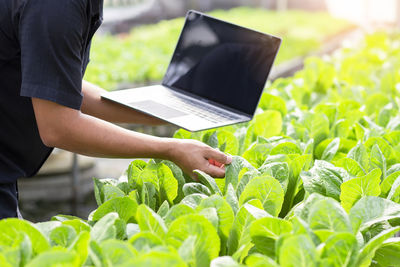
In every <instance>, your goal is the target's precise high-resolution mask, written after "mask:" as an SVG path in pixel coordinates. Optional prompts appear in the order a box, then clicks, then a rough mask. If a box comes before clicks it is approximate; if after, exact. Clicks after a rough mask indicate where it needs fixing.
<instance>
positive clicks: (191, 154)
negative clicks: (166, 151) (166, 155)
mask: <svg viewBox="0 0 400 267" xmlns="http://www.w3.org/2000/svg"><path fill="white" fill-rule="evenodd" d="M173 142H174V143H175V144H173V147H172V148H171V151H170V156H171V160H172V161H174V162H175V163H176V164H177V165H178V166H179V167H181V168H182V170H183V171H184V172H185V173H186V174H189V175H190V176H191V177H192V178H193V179H194V180H197V178H196V175H195V174H194V173H193V171H194V170H196V169H199V170H201V171H204V172H205V173H208V174H209V175H211V176H212V177H218V178H222V177H224V176H225V168H224V165H225V164H230V163H231V162H232V157H230V156H228V155H226V154H224V153H222V152H220V151H218V150H216V149H213V148H211V147H209V146H207V145H205V144H203V143H201V142H199V141H195V140H181V139H173ZM220 164H222V165H220ZM218 165H220V166H218Z"/></svg>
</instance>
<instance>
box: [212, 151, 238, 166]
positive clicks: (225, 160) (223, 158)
mask: <svg viewBox="0 0 400 267" xmlns="http://www.w3.org/2000/svg"><path fill="white" fill-rule="evenodd" d="M206 158H207V159H212V160H214V161H217V162H218V163H220V164H230V163H231V162H232V157H231V156H228V155H226V154H224V153H222V152H220V151H218V150H216V149H210V150H209V151H208V152H207V154H206ZM213 165H214V164H213Z"/></svg>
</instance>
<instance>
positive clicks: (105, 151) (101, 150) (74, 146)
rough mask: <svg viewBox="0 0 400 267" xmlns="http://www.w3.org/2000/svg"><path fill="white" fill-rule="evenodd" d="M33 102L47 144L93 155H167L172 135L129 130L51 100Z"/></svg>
mask: <svg viewBox="0 0 400 267" xmlns="http://www.w3.org/2000/svg"><path fill="white" fill-rule="evenodd" d="M33 103H34V107H35V106H36V107H35V114H36V117H37V118H46V120H45V121H40V119H39V121H38V123H39V127H40V126H42V127H41V131H40V134H41V137H42V140H43V141H44V142H45V143H46V145H47V146H50V147H58V148H62V149H66V150H69V151H72V152H76V153H79V154H84V155H88V156H95V157H119V158H135V157H155V158H164V159H167V158H168V151H169V146H170V143H171V142H173V140H172V139H167V138H159V137H153V136H149V135H144V134H140V133H136V132H133V131H129V130H126V129H123V128H121V127H118V126H116V125H113V124H111V123H109V122H106V121H103V120H100V119H97V118H95V117H92V116H90V115H86V114H83V113H81V112H79V111H78V110H73V109H70V108H67V107H63V106H61V105H58V104H56V103H52V102H50V101H45V100H41V99H34V100H33ZM38 103H40V104H41V105H40V106H39V105H38ZM38 106H39V108H38Z"/></svg>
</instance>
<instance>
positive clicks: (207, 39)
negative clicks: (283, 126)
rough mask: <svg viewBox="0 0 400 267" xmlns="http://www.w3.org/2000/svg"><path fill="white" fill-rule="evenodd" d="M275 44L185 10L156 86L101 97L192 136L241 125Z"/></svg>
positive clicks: (259, 91) (253, 106)
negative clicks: (166, 67) (180, 30)
mask: <svg viewBox="0 0 400 267" xmlns="http://www.w3.org/2000/svg"><path fill="white" fill-rule="evenodd" d="M280 44H281V39H280V38H278V37H275V36H272V35H269V34H264V33H261V32H258V31H254V30H250V29H247V28H244V27H241V26H238V25H235V24H232V23H228V22H225V21H222V20H219V19H216V18H213V17H211V16H208V15H205V14H203V13H200V12H197V11H193V10H190V11H188V13H187V15H186V20H185V24H184V26H183V29H182V32H181V35H180V37H179V40H178V43H177V46H176V48H175V51H174V54H173V55H172V59H171V62H170V64H169V66H168V69H167V71H166V73H165V76H164V79H163V81H162V83H161V84H160V85H153V86H146V87H139V88H131V89H124V90H117V91H113V92H108V93H104V94H103V95H102V97H103V98H106V99H109V100H111V101H115V102H118V103H120V104H123V105H126V106H128V107H131V108H133V109H135V110H138V111H141V112H143V113H145V114H148V115H151V116H154V117H157V118H159V119H161V120H164V121H166V122H169V123H171V124H174V125H176V126H178V127H181V128H183V129H186V130H188V131H191V132H196V131H200V130H206V129H212V128H217V127H221V126H226V125H231V124H236V123H240V122H246V121H249V120H251V119H252V118H253V115H254V113H255V111H256V108H257V105H258V102H259V100H260V97H261V94H262V92H263V89H264V86H265V83H266V81H267V78H268V75H269V73H270V70H271V67H272V64H273V62H274V60H275V57H276V54H277V53H278V50H279V47H280Z"/></svg>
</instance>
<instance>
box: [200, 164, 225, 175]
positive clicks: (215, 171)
mask: <svg viewBox="0 0 400 267" xmlns="http://www.w3.org/2000/svg"><path fill="white" fill-rule="evenodd" d="M205 172H206V173H208V174H209V175H211V176H212V177H214V178H224V177H225V169H224V168H219V167H217V166H214V165H211V164H210V165H209V166H208V168H207V170H205Z"/></svg>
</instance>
